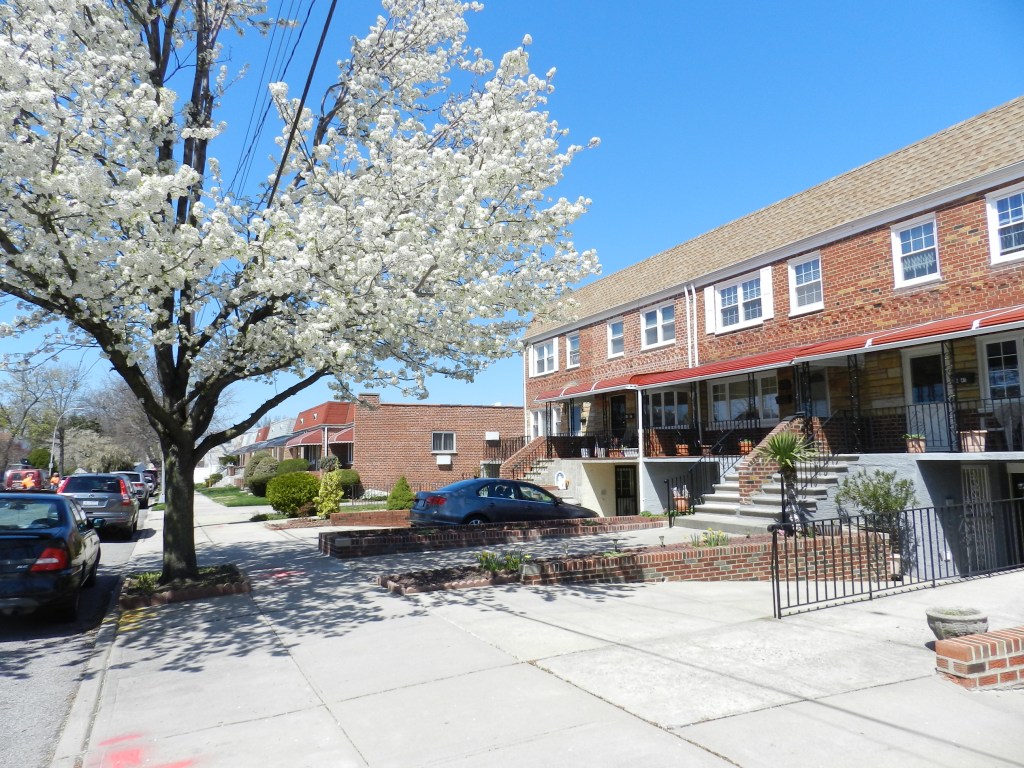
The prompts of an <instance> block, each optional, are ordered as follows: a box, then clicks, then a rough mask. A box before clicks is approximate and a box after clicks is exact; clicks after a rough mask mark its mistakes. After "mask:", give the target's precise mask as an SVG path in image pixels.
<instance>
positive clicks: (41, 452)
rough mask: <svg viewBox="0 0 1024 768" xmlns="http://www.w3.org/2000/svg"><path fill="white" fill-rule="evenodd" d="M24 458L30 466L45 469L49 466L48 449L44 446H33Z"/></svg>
mask: <svg viewBox="0 0 1024 768" xmlns="http://www.w3.org/2000/svg"><path fill="white" fill-rule="evenodd" d="M25 458H27V459H28V463H29V466H30V467H36V468H37V469H46V468H48V467H49V466H50V451H49V450H48V449H46V448H33V449H32V450H31V451H29V454H28V456H26V457H25Z"/></svg>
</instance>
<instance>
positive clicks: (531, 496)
mask: <svg viewBox="0 0 1024 768" xmlns="http://www.w3.org/2000/svg"><path fill="white" fill-rule="evenodd" d="M519 493H520V494H521V495H522V497H523V498H524V499H526V500H527V501H541V502H545V503H547V504H553V503H554V501H555V498H554V496H551V495H549V494H548V493H547V492H546V491H542V490H541V489H540V488H534V487H533V486H532V485H520V486H519Z"/></svg>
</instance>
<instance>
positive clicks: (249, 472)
mask: <svg viewBox="0 0 1024 768" xmlns="http://www.w3.org/2000/svg"><path fill="white" fill-rule="evenodd" d="M273 458H274V454H272V453H271V452H270V451H256V453H254V454H253V455H252V456H250V457H249V461H247V462H246V463H245V469H243V470H242V482H243V483H244V484H245V485H246V486H248V485H249V479H250V478H251V477H252V476H253V474H254V473H255V472H256V469H257V468H258V467H259V465H260V464H261V463H262V462H263V461H264V460H265V459H273Z"/></svg>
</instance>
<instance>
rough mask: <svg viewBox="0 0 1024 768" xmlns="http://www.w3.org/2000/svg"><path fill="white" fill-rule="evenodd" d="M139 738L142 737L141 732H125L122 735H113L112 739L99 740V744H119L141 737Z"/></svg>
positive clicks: (106, 745) (105, 745)
mask: <svg viewBox="0 0 1024 768" xmlns="http://www.w3.org/2000/svg"><path fill="white" fill-rule="evenodd" d="M141 738H142V734H141V733H128V734H125V735H124V736H115V737H114V738H112V739H107V740H106V741H101V742H100V746H101V747H109V746H110V745H112V744H120V743H122V742H125V741H133V740H134V739H141Z"/></svg>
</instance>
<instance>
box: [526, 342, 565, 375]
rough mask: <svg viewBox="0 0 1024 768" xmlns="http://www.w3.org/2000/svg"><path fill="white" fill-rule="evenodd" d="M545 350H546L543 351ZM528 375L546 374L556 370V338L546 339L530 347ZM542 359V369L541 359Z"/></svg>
mask: <svg viewBox="0 0 1024 768" xmlns="http://www.w3.org/2000/svg"><path fill="white" fill-rule="evenodd" d="M545 350H546V351H545ZM530 352H531V354H530V375H531V376H547V375H548V374H549V373H554V372H555V371H557V370H558V339H548V340H547V341H544V342H541V343H539V344H534V345H533V346H532V347H531V348H530ZM542 360H543V361H544V366H543V370H542V369H541V361H542Z"/></svg>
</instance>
